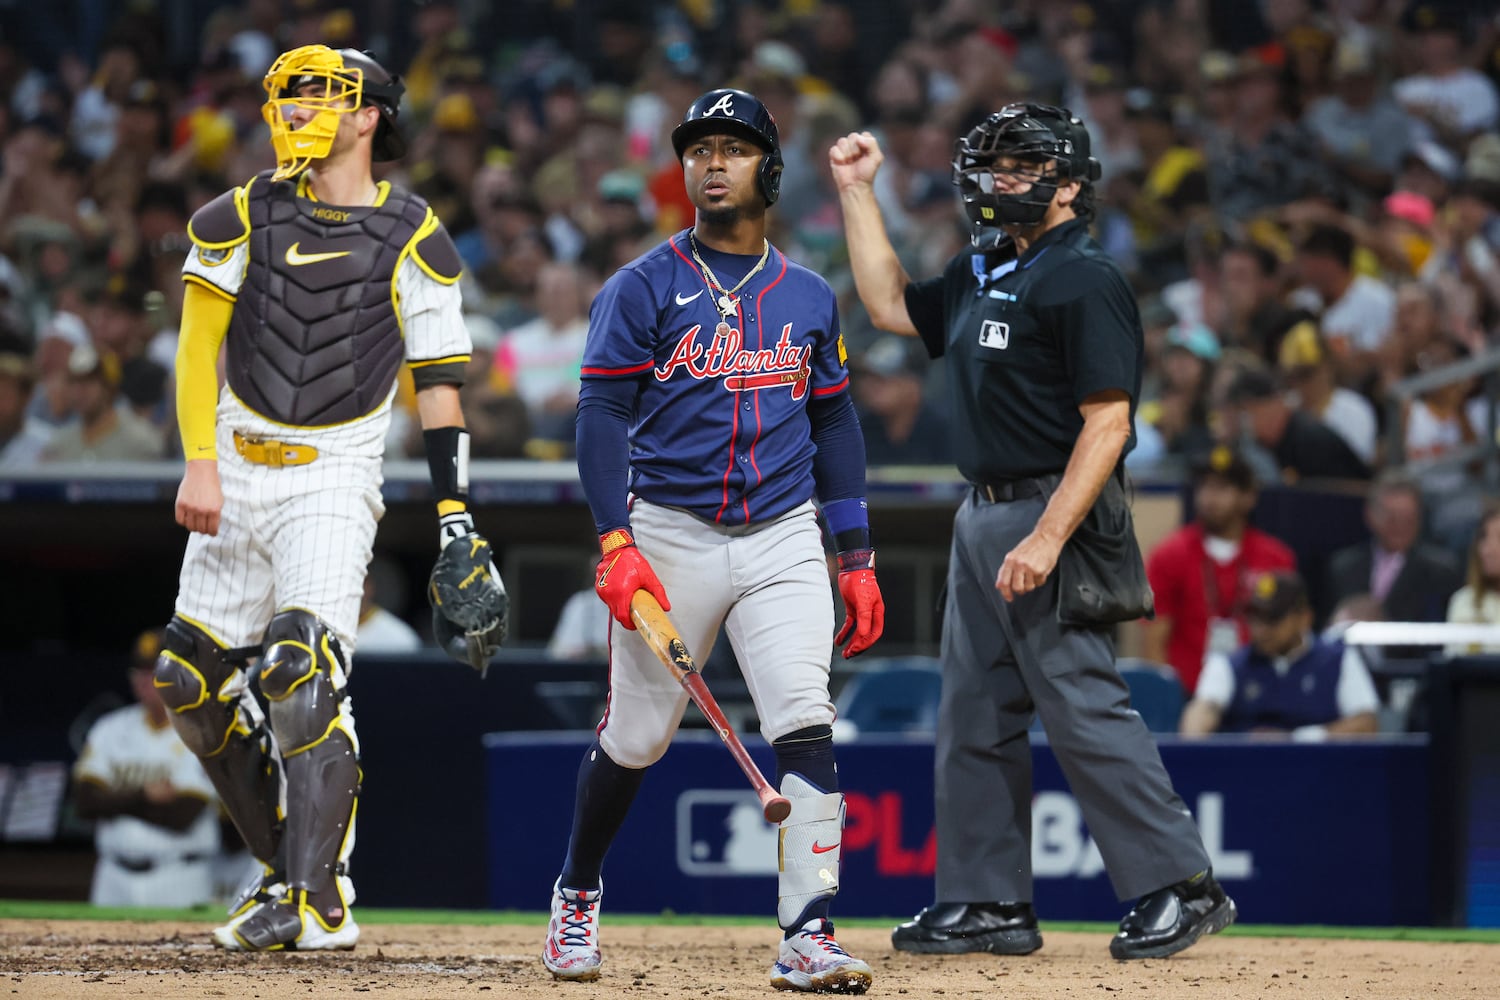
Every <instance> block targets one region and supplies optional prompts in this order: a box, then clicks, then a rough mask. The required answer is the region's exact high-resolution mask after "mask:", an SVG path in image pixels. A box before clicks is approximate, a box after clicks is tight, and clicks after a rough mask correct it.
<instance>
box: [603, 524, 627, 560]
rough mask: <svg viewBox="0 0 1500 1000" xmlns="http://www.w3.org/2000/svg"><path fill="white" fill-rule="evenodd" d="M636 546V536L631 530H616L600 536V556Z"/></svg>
mask: <svg viewBox="0 0 1500 1000" xmlns="http://www.w3.org/2000/svg"><path fill="white" fill-rule="evenodd" d="M634 544H635V536H634V535H632V534H631V533H630V529H629V528H615V529H613V530H611V531H606V532H605V533H604V534H602V535H600V536H599V554H600V555H605V556H607V555H609V554H610V553H611V552H613V551H615V550H616V549H623V548H625V547H626V546H627V545H634Z"/></svg>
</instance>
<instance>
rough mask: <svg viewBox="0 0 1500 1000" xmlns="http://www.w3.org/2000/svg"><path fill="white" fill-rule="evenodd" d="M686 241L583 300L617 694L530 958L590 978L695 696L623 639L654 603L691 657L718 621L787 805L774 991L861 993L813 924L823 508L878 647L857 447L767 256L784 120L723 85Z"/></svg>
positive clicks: (581, 777)
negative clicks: (606, 882) (541, 936)
mask: <svg viewBox="0 0 1500 1000" xmlns="http://www.w3.org/2000/svg"><path fill="white" fill-rule="evenodd" d="M672 144H673V146H674V148H675V149H676V151H677V155H678V157H679V158H680V159H681V161H682V166H683V175H684V178H685V180H686V183H687V190H688V194H689V196H690V197H691V198H692V200H693V203H694V205H695V206H696V208H697V214H696V222H695V225H694V226H693V228H692V229H690V230H687V231H686V232H681V233H678V234H676V235H675V236H673V237H671V238H670V239H668V240H667V241H665V242H664V243H662V244H661V245H659V246H657V247H656V248H655V249H653V250H651V251H650V252H649V253H647V254H646V255H645V256H643V257H641V258H639V259H638V260H635V261H633V262H632V263H630V264H628V265H626V266H625V267H624V268H622V269H621V270H620V271H618V272H617V273H616V274H615V275H614V276H613V277H612V278H611V279H610V280H609V282H608V283H607V284H606V285H605V287H604V289H603V290H602V291H601V292H600V294H599V296H598V297H597V298H596V299H595V300H594V304H593V309H592V312H591V314H590V318H589V332H588V339H587V343H586V346H585V349H584V357H583V367H582V389H581V392H580V395H579V404H578V467H579V474H580V476H581V478H582V481H583V487H584V491H585V493H586V495H587V496H588V500H589V506H590V507H591V508H592V510H593V514H594V520H595V523H596V525H597V527H598V530H599V536H600V548H601V551H602V558H601V560H600V562H599V568H598V574H597V580H596V589H597V590H598V593H599V597H600V598H601V599H602V600H603V601H604V602H605V603H606V604H607V605H609V608H610V613H611V615H612V616H613V618H614V624H612V625H611V629H612V635H611V644H610V686H609V701H608V707H607V708H606V711H605V714H604V718H603V720H602V721H601V722H600V723H599V728H598V738H597V740H596V741H595V742H594V744H593V746H591V747H590V748H589V750H588V752H587V753H586V754H585V756H584V760H583V763H582V765H581V767H580V769H579V774H578V797H577V800H576V803H575V807H574V815H573V830H572V836H571V838H570V840H569V842H568V855H567V859H566V861H565V862H564V864H563V869H562V873H561V875H560V876H559V878H558V880H557V883H556V885H555V886H554V890H553V898H552V919H551V922H550V924H549V926H548V929H547V940H546V944H545V946H544V949H543V955H542V960H543V962H544V963H545V965H546V967H547V968H548V969H550V970H551V971H552V972H553V974H554V975H555V976H557V977H558V978H560V979H577V980H588V979H594V978H596V977H597V976H598V975H599V969H600V964H601V959H600V950H599V902H600V898H601V895H602V884H601V880H600V872H601V869H602V867H603V862H604V855H605V852H606V851H607V850H608V848H609V844H610V841H611V840H612V839H613V837H614V835H615V833H616V832H617V831H618V830H619V827H620V824H621V822H622V821H623V820H624V818H625V814H626V811H627V810H628V808H629V806H630V802H631V800H632V799H633V798H634V796H635V793H636V790H637V789H638V788H639V786H640V782H641V778H642V776H643V775H644V774H645V769H646V768H647V767H649V766H650V765H651V764H652V763H654V762H655V761H656V760H658V759H659V758H660V757H661V756H662V754H663V753H665V752H666V749H667V745H668V743H669V742H670V741H671V739H672V734H673V733H674V732H675V731H676V729H677V726H678V724H679V722H680V721H681V719H682V713H683V710H684V708H685V707H686V705H687V702H688V696H687V694H686V693H685V692H684V691H683V689H682V688H681V687H680V686H679V685H678V684H677V683H676V682H675V681H674V679H673V677H672V676H671V674H670V673H669V672H668V671H667V670H665V669H664V668H663V667H662V665H661V663H660V662H658V661H657V659H656V657H655V655H654V654H653V653H652V652H651V650H650V648H649V647H648V646H647V644H646V643H645V641H644V640H642V639H641V638H640V636H638V635H637V634H635V632H634V628H635V626H634V624H633V623H632V622H631V618H630V607H629V605H630V598H631V595H633V594H634V593H635V591H637V590H641V589H644V590H646V591H648V592H650V593H651V594H652V595H653V596H655V597H656V599H657V600H658V601H660V602H661V604H662V606H663V607H664V608H666V609H667V610H669V611H670V612H671V614H672V619H673V621H674V622H675V624H676V625H677V628H678V630H679V631H680V632H681V633H682V636H683V639H684V641H686V642H687V643H688V645H689V647H690V648H691V649H692V650H693V651H694V652H695V653H703V654H706V652H707V651H708V650H709V649H710V647H711V645H712V642H713V639H714V636H715V634H716V633H717V631H718V629H719V627H720V625H723V626H724V628H725V631H726V633H727V635H728V637H729V641H730V643H731V645H732V646H733V649H734V653H735V656H736V658H737V659H738V660H739V663H740V666H741V669H742V670H743V672H744V676H745V681H746V684H747V685H748V686H749V689H750V695H751V697H752V698H753V699H754V701H755V707H756V711H757V714H758V716H759V718H760V720H761V733H762V734H763V735H764V736H765V738H766V739H767V740H768V741H770V742H771V744H772V746H773V748H774V749H775V752H776V771H777V784H778V786H779V787H780V790H781V793H782V794H783V795H785V796H787V797H788V798H789V799H791V801H792V812H791V815H790V816H789V817H788V818H787V819H786V820H785V821H784V822H783V823H782V824H781V829H780V831H779V833H780V865H779V868H780V876H779V890H778V895H779V902H778V906H777V920H778V922H779V923H780V925H781V927H782V929H783V932H784V934H783V940H782V942H781V945H780V952H779V954H778V957H777V961H776V963H775V964H774V965H773V966H772V970H771V983H772V985H773V986H776V987H777V988H779V989H792V990H804V991H816V990H845V991H849V992H862V991H863V990H865V989H866V988H867V987H868V986H869V984H870V979H871V974H870V967H869V966H868V965H866V964H865V963H864V962H862V961H860V960H858V959H856V958H853V957H852V956H850V955H849V954H847V953H846V952H845V951H844V950H843V949H842V948H840V947H839V945H838V942H837V941H836V940H835V938H834V934H833V924H832V923H831V922H830V921H829V919H828V909H829V901H830V900H831V898H832V897H833V895H834V894H835V893H836V892H837V891H838V878H839V843H840V841H841V839H842V834H841V830H842V826H843V817H844V803H843V797H842V796H841V795H840V794H839V791H838V776H837V772H836V771H835V767H834V755H833V739H832V723H833V706H832V704H831V703H830V701H829V696H828V668H829V659H830V654H831V648H830V643H829V638H830V635H831V634H832V631H833V628H832V626H833V620H834V615H833V603H832V595H831V593H830V589H829V585H828V583H829V581H828V567H827V563H826V561H825V557H824V551H823V545H822V540H821V533H820V529H819V526H818V523H817V513H816V511H815V509H814V506H813V498H814V495H816V496H817V498H818V500H819V502H820V504H821V507H822V511H823V515H824V518H825V520H826V522H827V524H828V527H829V530H830V531H831V533H832V534H833V536H834V539H835V542H836V545H837V548H838V551H839V566H840V572H839V578H838V583H839V590H840V593H841V594H842V596H843V598H844V601H845V604H846V610H847V614H846V620H845V624H844V627H843V629H842V630H841V631H840V632H839V634H838V636H837V637H836V639H835V642H836V643H837V644H839V645H844V643H845V642H846V641H847V646H845V647H844V655H845V656H846V657H847V656H853V655H855V654H857V653H859V652H861V651H863V650H865V649H866V648H868V647H869V646H870V645H871V644H872V643H873V642H875V640H876V639H878V638H879V636H880V633H881V629H882V627H883V624H884V615H885V608H884V605H883V604H882V602H881V598H880V590H879V587H878V586H877V585H876V582H875V573H874V553H873V550H872V549H871V547H870V533H869V524H868V519H867V516H866V510H865V500H864V489H865V483H864V445H863V440H862V437H861V435H860V430H859V423H858V420H857V418H856V417H855V413H854V406H853V403H852V402H851V401H850V398H849V394H848V391H847V390H848V384H849V376H848V372H847V370H846V369H845V366H844V361H845V354H844V349H843V342H842V339H841V338H840V335H839V325H838V311H837V305H836V302H835V300H834V296H833V292H832V290H831V289H830V288H829V287H828V284H827V283H826V282H825V281H824V280H823V279H822V278H820V277H818V276H817V275H816V274H813V273H812V272H810V271H808V270H806V269H805V268H802V267H799V266H798V265H796V264H794V263H792V262H791V261H789V260H787V259H786V257H785V256H784V255H782V254H781V253H780V252H779V251H778V250H777V249H776V248H775V247H773V246H771V245H770V244H769V243H768V242H767V240H766V209H767V208H768V207H769V206H770V205H771V204H773V203H774V202H775V201H776V197H777V194H778V193H779V191H780V185H781V169H782V160H781V150H780V146H779V143H778V140H777V134H776V123H775V121H774V120H773V119H772V117H771V115H770V113H769V112H768V111H767V110H766V108H765V106H764V105H762V104H761V102H760V101H758V100H756V99H755V98H754V97H752V96H751V95H750V94H747V93H744V92H742V91H738V90H714V91H710V92H709V93H707V94H704V95H703V96H701V97H699V98H698V99H697V100H696V101H694V102H693V104H692V106H691V107H690V108H689V109H688V112H687V115H686V116H685V117H684V119H683V121H682V123H681V124H680V125H678V126H677V127H676V129H674V130H673V133H672Z"/></svg>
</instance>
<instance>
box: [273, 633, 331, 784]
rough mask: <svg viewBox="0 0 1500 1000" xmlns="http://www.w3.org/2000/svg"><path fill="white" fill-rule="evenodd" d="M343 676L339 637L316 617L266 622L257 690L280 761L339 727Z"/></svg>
mask: <svg viewBox="0 0 1500 1000" xmlns="http://www.w3.org/2000/svg"><path fill="white" fill-rule="evenodd" d="M345 676H346V675H345V666H344V654H343V649H342V648H341V647H340V645H339V641H338V637H337V636H335V635H334V634H333V633H332V632H331V631H329V629H328V626H326V625H324V624H323V622H322V621H321V620H319V619H318V617H317V616H316V615H313V614H311V613H309V612H307V611H303V610H302V609H300V608H293V609H291V610H289V611H282V612H280V613H279V614H277V615H276V616H275V617H274V618H272V619H271V624H270V626H269V627H268V628H267V629H266V652H265V655H264V656H263V657H262V658H261V668H260V690H261V693H262V694H264V695H265V696H266V700H267V701H268V702H270V706H271V729H272V730H273V731H274V732H275V733H276V740H277V742H278V743H279V744H280V745H281V754H282V756H283V757H293V756H295V755H297V754H299V753H302V752H303V751H305V750H309V749H311V748H313V747H315V746H317V745H318V744H319V743H321V742H323V741H324V740H325V739H327V738H328V736H329V734H330V733H331V732H332V731H333V729H334V727H335V726H336V725H337V724H338V721H339V716H340V705H339V703H340V702H341V701H342V700H343V693H342V692H343V687H344V680H345Z"/></svg>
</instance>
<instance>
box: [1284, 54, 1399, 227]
mask: <svg viewBox="0 0 1500 1000" xmlns="http://www.w3.org/2000/svg"><path fill="white" fill-rule="evenodd" d="M1333 84H1334V87H1333V93H1331V94H1329V95H1327V96H1325V97H1320V98H1318V99H1317V100H1315V101H1313V102H1312V104H1311V105H1310V106H1309V107H1308V109H1307V111H1306V113H1304V114H1303V116H1302V124H1303V127H1304V128H1306V129H1307V131H1308V134H1310V135H1312V136H1314V137H1315V138H1316V139H1317V141H1318V144H1319V147H1320V148H1321V150H1322V153H1323V156H1324V157H1325V158H1327V160H1328V163H1329V165H1330V167H1332V169H1334V170H1335V171H1337V172H1338V173H1339V175H1340V176H1342V177H1343V178H1344V179H1345V180H1347V181H1348V182H1349V183H1350V184H1352V185H1353V186H1354V188H1355V189H1356V190H1358V191H1359V192H1360V193H1362V194H1363V195H1364V196H1365V197H1366V198H1372V197H1376V196H1378V195H1380V194H1383V193H1384V192H1386V191H1389V190H1390V188H1391V180H1392V178H1393V177H1394V176H1395V174H1396V171H1397V169H1398V168H1399V167H1400V165H1401V157H1402V155H1403V154H1404V153H1405V152H1406V151H1407V150H1408V149H1409V148H1411V142H1412V134H1411V133H1412V120H1411V119H1410V118H1409V117H1407V115H1406V113H1405V112H1404V111H1402V110H1401V107H1400V105H1398V104H1397V103H1396V102H1395V101H1394V100H1392V99H1391V97H1390V95H1389V94H1388V93H1386V92H1385V91H1384V88H1383V87H1382V86H1381V82H1380V73H1379V66H1378V65H1377V63H1376V59H1375V51H1374V47H1373V45H1372V43H1371V42H1370V40H1369V39H1368V38H1366V37H1364V36H1363V35H1346V36H1345V37H1344V38H1342V39H1340V41H1339V43H1338V45H1337V47H1336V48H1335V49H1334V53H1333Z"/></svg>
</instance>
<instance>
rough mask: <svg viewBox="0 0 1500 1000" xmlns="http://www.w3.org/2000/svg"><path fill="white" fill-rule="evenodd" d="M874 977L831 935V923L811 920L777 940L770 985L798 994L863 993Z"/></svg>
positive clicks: (864, 965) (867, 968) (866, 966)
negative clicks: (792, 932) (777, 949)
mask: <svg viewBox="0 0 1500 1000" xmlns="http://www.w3.org/2000/svg"><path fill="white" fill-rule="evenodd" d="M873 979H874V977H873V975H872V974H871V973H870V967H869V966H868V965H866V964H865V963H864V962H861V961H860V960H859V959H857V958H855V957H854V956H852V955H850V954H849V953H848V952H847V951H845V950H844V949H843V948H841V947H839V943H838V942H837V941H835V940H834V938H833V924H832V923H831V922H829V921H827V920H822V919H813V920H809V921H808V922H807V923H805V924H803V925H802V929H801V930H800V931H798V932H797V933H795V934H793V935H792V936H791V937H789V938H786V939H785V940H783V941H782V942H781V952H780V954H779V955H778V956H777V959H776V964H775V965H773V966H771V985H772V986H774V987H775V988H776V989H778V990H797V991H799V992H802V993H863V992H864V991H865V990H867V989H869V988H870V983H871V981H872V980H873Z"/></svg>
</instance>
